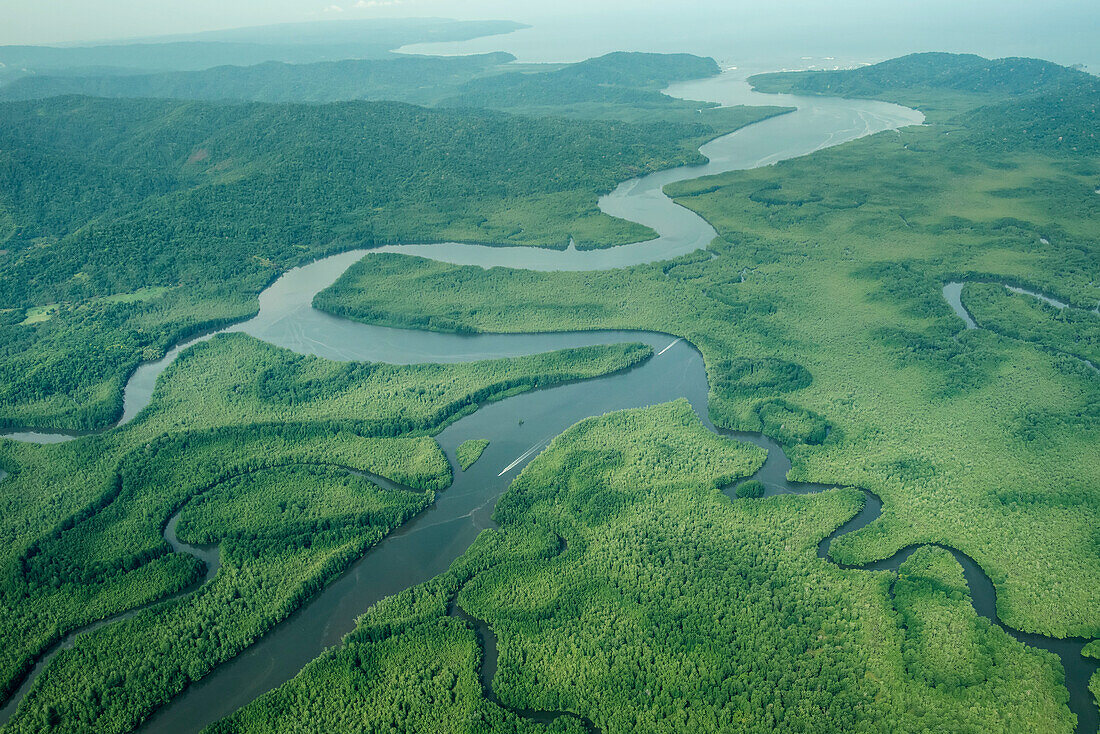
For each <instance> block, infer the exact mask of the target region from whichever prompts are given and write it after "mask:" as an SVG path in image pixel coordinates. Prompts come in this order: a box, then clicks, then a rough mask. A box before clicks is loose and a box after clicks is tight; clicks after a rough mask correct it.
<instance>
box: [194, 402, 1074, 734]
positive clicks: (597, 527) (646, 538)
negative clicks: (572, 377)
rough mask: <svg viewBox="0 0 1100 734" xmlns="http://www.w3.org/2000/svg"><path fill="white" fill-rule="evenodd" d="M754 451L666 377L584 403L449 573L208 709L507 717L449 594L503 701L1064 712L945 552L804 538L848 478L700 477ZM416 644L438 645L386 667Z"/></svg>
mask: <svg viewBox="0 0 1100 734" xmlns="http://www.w3.org/2000/svg"><path fill="white" fill-rule="evenodd" d="M762 459H763V452H762V451H761V450H760V449H757V448H755V447H752V446H749V445H747V444H742V443H736V442H730V441H725V440H723V439H721V438H719V437H717V436H715V435H713V434H711V433H709V432H708V431H706V430H705V429H704V428H703V426H702V425H701V424H700V423H699V422H698V420H697V419H696V418H695V416H694V415H693V414H692V411H691V408H690V406H688V405H687V403H686V402H684V401H679V402H676V403H672V404H667V405H662V406H657V407H654V408H649V409H645V410H638V411H627V412H621V413H613V414H610V415H607V416H603V417H600V418H592V419H589V420H586V421H583V422H581V423H579V424H578V425H576V426H574V427H573V428H571V429H569V430H568V431H567V432H566V433H564V434H562V435H561V436H559V437H558V438H556V439H555V440H554V442H553V443H552V444H551V446H550V447H549V448H548V449H547V450H546V452H544V453H543V454H542V455H540V456H539V457H538V458H537V459H535V460H534V461H533V462H532V463H531V464H530V465H529V466H528V467H526V468H525V469H524V471H523V472H522V473H521V475H520V476H519V478H517V480H516V481H515V482H514V483H513V485H512V487H511V488H510V489H509V490H508V492H507V493H506V494H505V495H504V497H503V498H502V499H501V501H500V503H499V505H498V507H497V509H496V512H495V514H494V519H495V520H496V521H497V523H498V524H499V526H500V527H499V529H498V530H488V531H485V532H484V533H482V535H481V536H480V537H479V539H478V541H477V542H476V543H475V544H474V546H473V547H472V548H471V549H470V550H469V551H467V553H466V554H465V555H464V556H463V557H462V558H460V559H459V560H458V561H457V562H456V563H455V564H454V565H453V566H452V568H451V570H450V571H449V572H448V573H447V574H444V575H443V576H441V577H439V578H437V579H435V580H433V581H431V582H429V583H427V584H424V585H423V586H420V587H416V588H414V589H411V590H409V591H406V592H404V593H402V594H399V595H397V596H395V597H392V598H390V599H387V600H385V601H383V602H381V603H379V604H378V605H376V606H375V607H374V608H372V609H371V610H370V611H369V612H368V613H367V614H366V615H364V617H362V618H361V619H360V621H359V626H358V629H357V630H356V631H355V632H353V633H352V634H350V635H349V636H348V637H347V638H346V639H345V644H344V645H343V646H342V647H340V648H336V649H333V650H331V651H329V652H328V653H326V654H325V655H324V656H322V657H321V658H319V659H318V660H317V661H315V662H314V663H312V664H311V665H310V666H308V667H307V668H306V669H305V670H304V671H303V672H302V673H301V674H300V675H299V676H298V677H297V678H295V679H294V680H292V681H291V682H289V683H287V684H286V685H284V686H283V687H281V688H279V689H277V690H275V691H273V692H272V693H270V694H267V695H265V696H263V697H261V698H260V699H258V700H257V701H255V702H254V703H252V704H251V705H249V706H248V707H246V708H245V709H243V710H242V711H240V712H239V713H237V714H235V715H234V716H232V717H230V718H229V719H227V720H225V721H222V722H220V723H219V724H217V725H215V726H213V727H211V729H210V731H211V732H216V733H217V734H228V733H229V732H260V731H263V732H269V731H276V732H282V731H285V732H292V731H294V732H296V731H317V732H320V731H332V730H364V731H380V730H381V731H385V730H387V729H388V728H390V727H395V728H397V729H401V728H404V725H406V722H416V724H415V725H416V726H417V728H418V730H420V729H423V730H427V731H444V730H447V731H484V730H493V731H495V730H497V729H498V728H499V729H500V730H504V731H508V730H510V729H511V728H512V727H515V726H516V724H515V723H514V722H513V721H512V720H511V717H510V716H509V715H508V714H507V712H501V711H500V710H499V709H497V708H496V707H494V706H492V705H491V704H489V703H488V702H486V701H485V700H484V699H480V700H479V699H478V698H477V697H476V695H474V693H473V692H472V691H471V688H472V681H474V680H476V677H475V671H476V670H477V667H476V666H477V664H478V655H477V651H476V648H474V649H473V650H471V638H472V633H471V631H470V630H468V629H465V628H464V625H463V623H462V622H460V621H458V620H456V619H454V618H451V617H448V616H446V615H447V611H446V610H447V606H448V603H449V600H450V599H452V598H455V599H456V600H457V602H458V604H460V605H461V607H462V608H463V609H465V610H467V611H468V612H469V613H470V614H472V615H474V616H475V617H477V618H480V619H485V620H487V621H488V623H489V624H490V625H491V627H492V629H493V630H494V631H495V632H496V634H497V636H498V639H499V647H498V649H499V653H500V659H499V667H498V668H497V672H496V676H495V678H494V680H493V687H494V691H495V692H496V693H497V695H499V697H500V698H501V700H502V701H503V702H504V703H506V704H507V705H508V706H512V707H516V708H521V709H522V708H530V709H536V710H567V711H573V712H576V713H578V714H581V715H583V716H585V717H588V718H590V719H591V720H592V721H594V722H595V723H596V725H597V726H598V727H599V728H600V730H601V731H604V732H619V731H639V730H644V731H685V732H689V731H691V732H694V731H733V730H736V731H749V732H755V731H767V732H771V731H809V730H812V731H845V732H853V731H855V732H862V731H867V732H871V731H881V730H882V728H883V725H884V722H889V727H890V728H891V729H893V730H897V731H944V730H952V731H960V730H961V731H970V730H973V731H1028V730H1039V731H1069V730H1070V729H1071V728H1072V722H1071V721H1070V715H1069V713H1068V712H1067V711H1066V709H1065V706H1064V699H1065V693H1064V692H1063V691H1062V690H1061V689H1060V682H1061V681H1060V673H1059V671H1058V667H1057V661H1056V659H1055V658H1054V657H1053V656H1051V655H1049V654H1047V653H1043V652H1036V651H1034V650H1029V649H1027V648H1026V647H1024V646H1023V645H1021V644H1019V643H1017V642H1016V641H1015V640H1013V639H1012V638H1010V637H1009V636H1008V635H1006V634H1005V633H1003V632H1002V631H1001V630H999V629H997V628H995V627H992V626H991V625H989V624H988V623H987V622H985V620H982V619H981V618H979V617H977V615H976V614H975V612H974V610H973V608H972V607H971V606H970V604H969V601H968V599H967V596H968V592H967V589H966V585H965V582H962V580H961V570H960V569H959V568H958V566H957V564H955V562H954V559H952V558H951V556H950V555H948V554H945V553H944V552H943V551H938V550H928V551H921V552H919V553H918V554H916V555H914V556H913V557H912V558H911V559H910V560H909V561H908V562H907V564H906V566H905V567H904V568H903V570H902V574H901V576H900V578H899V579H898V580H897V582H892V579H891V577H890V576H888V575H885V574H877V573H868V572H862V571H843V570H840V569H838V568H836V567H835V566H833V565H831V564H829V563H827V562H824V561H822V560H820V559H818V558H816V556H815V554H814V549H815V548H816V546H817V543H818V541H819V540H820V539H821V538H822V537H824V536H825V535H826V534H828V533H829V532H830V531H831V530H833V529H834V528H836V527H837V526H838V525H840V524H841V523H842V522H843V521H844V520H845V519H847V518H848V517H849V516H851V515H852V514H853V513H854V512H855V511H856V510H857V509H858V507H859V505H860V503H861V501H862V495H861V494H860V493H859V492H857V491H854V490H847V489H844V490H833V491H830V492H826V493H823V494H819V495H809V496H786V497H776V498H770V499H767V500H759V501H756V502H730V501H729V500H728V499H727V498H726V497H725V496H723V495H722V494H721V493H720V492H719V491H718V488H719V487H720V486H721V485H723V484H724V483H726V482H728V481H729V480H730V479H733V478H735V477H737V476H745V475H747V474H749V473H751V472H752V471H753V470H754V469H755V468H756V467H758V466H760V464H761V463H762ZM562 541H564V542H562ZM944 556H946V557H945V558H944ZM891 587H893V594H891ZM894 604H896V605H897V607H898V610H897V611H894V610H893V608H892V607H893V605H894ZM906 625H908V627H907V626H906ZM460 654H461V657H459V655H460ZM414 656H415V657H414ZM420 656H423V657H422V658H420ZM456 657H459V659H458V660H456V659H455V658H456ZM417 658H420V659H423V660H435V659H437V658H438V659H439V660H441V661H442V662H441V663H433V664H431V665H424V666H409V667H407V668H406V669H404V670H400V671H398V670H395V669H394V666H395V665H396V664H397V663H398V662H399V661H407V660H415V659H417ZM957 661H962V662H964V663H965V664H966V665H968V666H970V667H969V668H963V669H962V673H960V672H958V671H957V669H956V668H955V667H954V664H955V663H956V662H957ZM975 661H976V662H975ZM994 661H995V662H994ZM977 666H981V667H977ZM968 673H973V674H974V675H971V676H970V677H965V678H964V677H962V676H964V675H967V674H968ZM952 676H954V677H952ZM474 690H476V689H474ZM429 702H430V703H431V706H429V705H428V704H429ZM429 710H431V713H429ZM559 721H560V722H562V725H565V722H566V721H568V720H567V719H559Z"/></svg>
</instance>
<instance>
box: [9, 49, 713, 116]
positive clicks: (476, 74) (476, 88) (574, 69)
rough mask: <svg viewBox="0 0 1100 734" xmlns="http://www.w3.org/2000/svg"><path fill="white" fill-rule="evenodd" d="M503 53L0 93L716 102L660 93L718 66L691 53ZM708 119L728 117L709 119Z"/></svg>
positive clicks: (610, 104)
mask: <svg viewBox="0 0 1100 734" xmlns="http://www.w3.org/2000/svg"><path fill="white" fill-rule="evenodd" d="M512 61H514V57H512V56H511V55H509V54H504V53H492V54H482V55H473V56H394V55H390V56H388V57H386V58H383V59H367V60H345V61H335V62H322V63H313V64H287V63H279V62H270V63H265V64H258V65H254V66H219V67H216V68H212V69H204V70H201V71H170V72H160V73H154V74H127V75H119V74H108V75H96V74H87V73H84V74H69V75H64V74H63V73H57V74H44V75H38V76H33V77H27V78H24V79H20V80H17V81H15V82H12V83H10V84H8V85H6V86H2V87H0V100H29V99H41V98H45V97H52V96H58V95H64V94H86V95H93V96H98V97H160V98H167V99H192V100H236V101H255V102H335V101H344V100H356V99H368V100H395V101H400V102H411V103H415V104H424V105H440V106H445V107H478V108H491V109H499V110H505V111H510V112H519V113H523V114H533V115H541V116H556V117H560V116H569V117H585V118H609V119H622V120H628V121H630V120H646V121H650V122H652V121H655V120H659V119H666V120H674V121H685V122H695V121H697V120H698V119H699V114H698V113H699V110H700V109H704V110H709V109H710V108H712V107H715V106H716V105H714V104H713V103H703V102H693V101H687V100H681V99H674V98H672V97H669V96H667V95H665V94H662V93H661V90H662V89H664V88H665V87H667V86H668V85H669V84H670V83H672V82H676V81H682V80H685V79H695V78H700V77H707V76H712V75H714V74H717V73H718V71H719V69H718V64H717V63H715V61H714V60H713V59H710V58H706V57H701V56H693V55H691V54H648V53H626V52H616V53H610V54H607V55H605V56H600V57H598V58H594V59H588V60H587V61H581V62H578V63H575V64H522V65H516V64H511V63H510V62H512ZM708 122H711V123H712V124H718V125H722V124H725V123H722V122H719V121H717V120H715V119H714V118H713V117H708Z"/></svg>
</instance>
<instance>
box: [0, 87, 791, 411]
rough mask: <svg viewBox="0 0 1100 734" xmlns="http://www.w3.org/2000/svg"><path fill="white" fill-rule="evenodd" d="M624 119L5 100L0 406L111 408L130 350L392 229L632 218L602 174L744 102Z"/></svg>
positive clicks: (398, 234) (666, 158) (455, 231)
mask: <svg viewBox="0 0 1100 734" xmlns="http://www.w3.org/2000/svg"><path fill="white" fill-rule="evenodd" d="M738 112H739V114H737V115H733V116H730V115H727V116H724V117H722V118H716V119H715V124H716V125H719V124H720V125H724V126H725V127H724V128H722V127H716V126H712V125H711V124H708V123H706V122H693V123H677V124H650V125H631V124H624V123H617V122H583V121H566V120H561V119H549V118H547V119H528V118H521V117H514V116H509V115H504V114H501V113H496V112H487V111H474V110H429V109H424V108H420V107H413V106H411V105H405V104H399V103H366V102H356V103H340V104H329V105H270V104H217V103H193V102H192V103H181V102H170V101H156V100H105V99H95V98H86V97H59V98H52V99H48V100H43V101H37V102H19V103H8V104H6V105H3V106H2V107H0V294H2V295H0V425H9V426H10V425H34V426H49V427H54V428H72V429H84V428H92V427H97V426H103V425H105V424H107V423H109V422H110V421H111V420H112V418H113V417H114V416H116V415H117V414H118V412H119V410H120V409H121V387H122V384H123V381H124V380H125V378H126V376H127V375H128V374H129V372H130V371H131V370H132V369H133V368H134V366H135V365H136V364H137V363H138V362H140V361H142V360H147V359H151V358H155V357H157V356H159V355H160V354H163V352H164V350H165V349H166V348H167V346H168V345H170V344H171V343H173V342H174V341H176V340H178V339H179V338H180V337H181V336H182V335H184V334H187V333H192V332H196V331H199V330H202V329H206V328H210V327H213V326H217V325H221V324H224V323H226V322H228V321H232V320H236V319H240V318H243V317H245V316H247V315H248V314H249V313H250V312H252V311H253V310H254V309H255V307H256V306H255V303H256V302H255V296H256V294H257V293H258V292H259V291H260V290H261V289H262V288H263V287H264V286H266V285H267V284H268V283H269V282H270V281H271V280H272V279H273V278H274V277H275V276H276V275H278V273H280V272H281V271H283V270H284V269H286V268H288V267H291V266H294V265H298V264H301V263H303V262H306V261H309V260H311V259H314V258H316V257H318V256H319V255H322V254H325V253H330V252H334V251H337V250H341V249H347V248H350V247H353V246H370V245H372V244H379V243H390V242H399V241H404V242H409V241H412V242H416V241H438V240H449V239H453V240H463V241H476V242H483V243H489V244H494V243H502V244H524V245H526V244H531V245H543V246H552V247H560V248H564V247H565V246H566V245H567V244H568V242H569V240H570V238H573V239H575V240H576V241H577V242H578V243H581V244H582V245H587V246H603V245H613V244H621V243H624V242H630V241H636V240H640V239H645V238H647V237H649V236H651V235H652V232H651V231H650V230H648V229H647V228H645V227H642V226H640V225H637V224H634V223H628V222H624V221H622V220H616V219H612V218H611V217H608V216H605V215H603V214H601V213H600V212H599V211H598V209H597V208H596V200H597V196H598V194H600V193H601V192H604V191H608V190H610V189H611V188H613V187H614V185H615V184H616V183H617V182H619V181H622V180H624V179H628V178H631V177H632V176H635V175H638V174H640V173H643V172H645V171H649V170H653V169H657V168H662V167H666V166H671V165H676V164H680V163H684V162H690V161H696V160H699V159H700V156H699V154H698V152H697V146H698V144H699V143H700V142H702V141H704V140H706V139H708V138H710V137H713V136H714V135H716V134H718V133H719V132H720V131H721V130H723V129H730V128H732V127H737V126H739V125H741V124H745V123H747V122H751V121H752V120H754V119H759V118H760V117H762V116H766V114H772V113H773V111H772V110H766V111H764V112H756V111H744V110H741V111H738Z"/></svg>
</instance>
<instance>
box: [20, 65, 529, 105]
mask: <svg viewBox="0 0 1100 734" xmlns="http://www.w3.org/2000/svg"><path fill="white" fill-rule="evenodd" d="M514 60H515V57H514V56H512V55H511V54H505V53H493V54H481V55H473V56H453V57H451V56H395V57H390V58H385V59H362V60H360V59H346V60H342V61H323V62H318V63H313V64H288V63H283V62H279V61H269V62H267V63H263V64H257V65H254V66H217V67H214V68H212V69H204V70H201V71H170V72H161V73H156V74H126V75H119V74H111V75H103V76H96V75H88V74H82V75H72V76H62V75H59V74H44V75H39V76H33V77H25V78H23V79H19V80H16V81H14V82H11V83H10V84H7V85H5V86H2V87H0V100H6V101H12V100H26V99H42V98H44V97H56V96H59V95H65V94H86V95H91V96H94V97H162V98H167V99H194V100H237V101H253V102H337V101H343V100H354V99H370V100H393V101H397V102H411V103H415V104H433V103H435V102H437V101H439V100H440V99H442V98H443V97H446V96H448V95H450V94H453V93H454V90H455V89H456V88H458V87H459V86H460V85H462V84H465V83H466V82H468V81H469V80H470V79H471V78H473V77H475V76H478V75H480V74H484V73H487V72H489V71H492V70H494V69H496V68H497V67H500V66H501V65H503V64H507V63H508V62H510V61H514Z"/></svg>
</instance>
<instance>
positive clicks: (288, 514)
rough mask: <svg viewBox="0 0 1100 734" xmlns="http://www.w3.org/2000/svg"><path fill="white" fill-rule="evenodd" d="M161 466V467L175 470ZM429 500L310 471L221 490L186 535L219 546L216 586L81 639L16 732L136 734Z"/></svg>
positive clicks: (201, 505) (200, 508)
mask: <svg viewBox="0 0 1100 734" xmlns="http://www.w3.org/2000/svg"><path fill="white" fill-rule="evenodd" d="M200 451H201V450H200ZM196 453H199V452H197V451H195V450H194V449H189V450H188V451H187V452H185V453H183V454H181V457H188V456H193V455H195V454H196ZM163 458H164V457H162V460H161V461H159V462H158V463H157V464H155V465H154V466H155V467H160V466H164V467H167V466H168V465H167V464H166V463H165V462H164V461H163ZM430 501H431V495H430V494H422V495H418V494H414V493H408V492H384V491H381V490H379V489H378V488H376V487H375V486H374V485H372V484H371V483H370V482H369V481H367V480H366V479H362V478H359V477H356V476H354V475H351V474H348V473H347V472H346V471H339V470H335V469H319V468H309V467H301V468H295V467H288V468H282V469H267V470H259V471H256V472H253V473H250V474H247V475H242V476H236V477H232V478H230V479H228V480H226V481H224V482H221V483H219V484H217V485H215V486H214V487H213V488H212V489H211V490H210V491H208V492H207V493H206V494H204V495H203V496H202V497H200V498H199V499H198V500H197V501H196V503H195V504H194V506H193V507H192V506H188V507H187V508H186V509H185V510H184V513H183V516H182V517H181V519H180V523H179V526H178V534H179V537H180V539H182V540H184V541H188V542H194V543H221V556H222V565H221V568H220V569H219V571H218V575H217V576H216V577H215V578H214V580H213V581H212V582H211V583H210V584H207V585H204V586H203V587H201V588H200V589H199V590H198V591H196V592H195V593H194V594H191V595H189V596H187V597H184V598H182V599H179V600H177V601H172V602H168V603H166V604H163V605H159V606H157V607H154V608H152V609H150V610H148V611H145V612H142V613H140V614H138V615H137V616H136V617H134V618H132V619H129V620H126V621H123V622H119V623H116V624H112V625H107V626H105V627H103V628H101V629H100V630H97V631H95V632H92V633H89V634H87V635H82V636H80V637H78V638H77V641H76V644H75V646H74V647H73V649H71V650H65V651H64V652H62V653H61V654H60V655H59V656H58V658H57V659H56V660H55V661H54V662H53V663H52V664H51V665H50V666H49V668H48V669H47V671H46V672H45V673H44V675H43V676H42V678H41V679H40V680H39V681H38V683H37V684H36V686H35V687H34V689H33V690H32V691H31V693H30V694H29V695H28V697H27V699H26V700H25V703H24V704H23V705H22V706H21V708H20V709H19V710H18V712H17V713H16V716H15V717H14V718H13V719H12V721H11V722H10V724H9V727H8V728H9V730H10V731H38V730H39V729H40V727H41V726H42V724H43V723H45V724H47V727H48V728H51V729H54V730H59V731H88V730H93V729H94V730H95V731H101V732H125V731H129V730H131V729H132V728H133V727H134V726H135V725H136V724H137V723H138V722H140V721H141V719H142V718H144V717H145V716H147V715H148V712H149V711H150V710H151V709H153V708H154V707H156V706H157V705H159V704H163V703H166V702H167V701H168V700H169V698H171V696H173V695H175V694H176V693H179V692H180V691H181V690H183V688H185V687H186V686H187V685H188V683H190V682H191V681H195V680H198V679H199V678H201V677H202V676H203V675H205V674H206V673H208V672H209V671H210V669H211V668H213V666H214V665H216V664H218V663H220V662H222V661H224V660H226V659H228V658H230V657H232V656H233V655H235V654H237V653H238V652H240V651H241V650H242V649H244V648H245V647H246V646H247V645H248V644H250V643H251V642H253V641H255V640H256V639H257V638H258V637H259V636H260V635H262V634H263V633H264V632H266V631H267V630H268V629H270V627H271V626H272V625H273V624H274V623H275V622H277V621H279V620H280V619H282V618H283V617H285V616H286V615H287V614H289V613H290V612H291V611H292V610H293V609H295V608H296V607H297V606H299V605H300V604H301V602H302V601H303V600H305V599H306V598H308V597H309V596H310V595H312V594H313V593H314V592H315V591H316V590H317V589H319V588H320V587H321V586H323V585H324V583H325V582H327V581H328V580H330V579H331V578H332V577H333V576H335V575H336V574H338V573H339V572H340V571H342V570H343V569H344V568H346V567H347V566H348V564H350V563H351V561H353V560H354V559H356V558H358V557H359V556H360V555H362V553H363V552H364V551H365V550H366V548H367V547H369V546H370V545H371V544H373V543H375V542H377V541H378V540H379V539H381V537H382V536H383V535H385V534H386V533H387V532H388V531H389V530H392V529H393V528H395V527H397V526H399V525H400V524H402V523H403V522H404V521H406V520H407V519H408V518H409V517H411V516H412V515H413V514H415V513H416V512H418V511H420V510H421V509H423V508H424V507H425V506H426V505H427V504H429V503H430ZM151 652H152V653H153V654H150V653H151ZM74 694H75V695H74ZM40 717H44V720H43V718H40ZM51 724H52V725H51Z"/></svg>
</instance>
